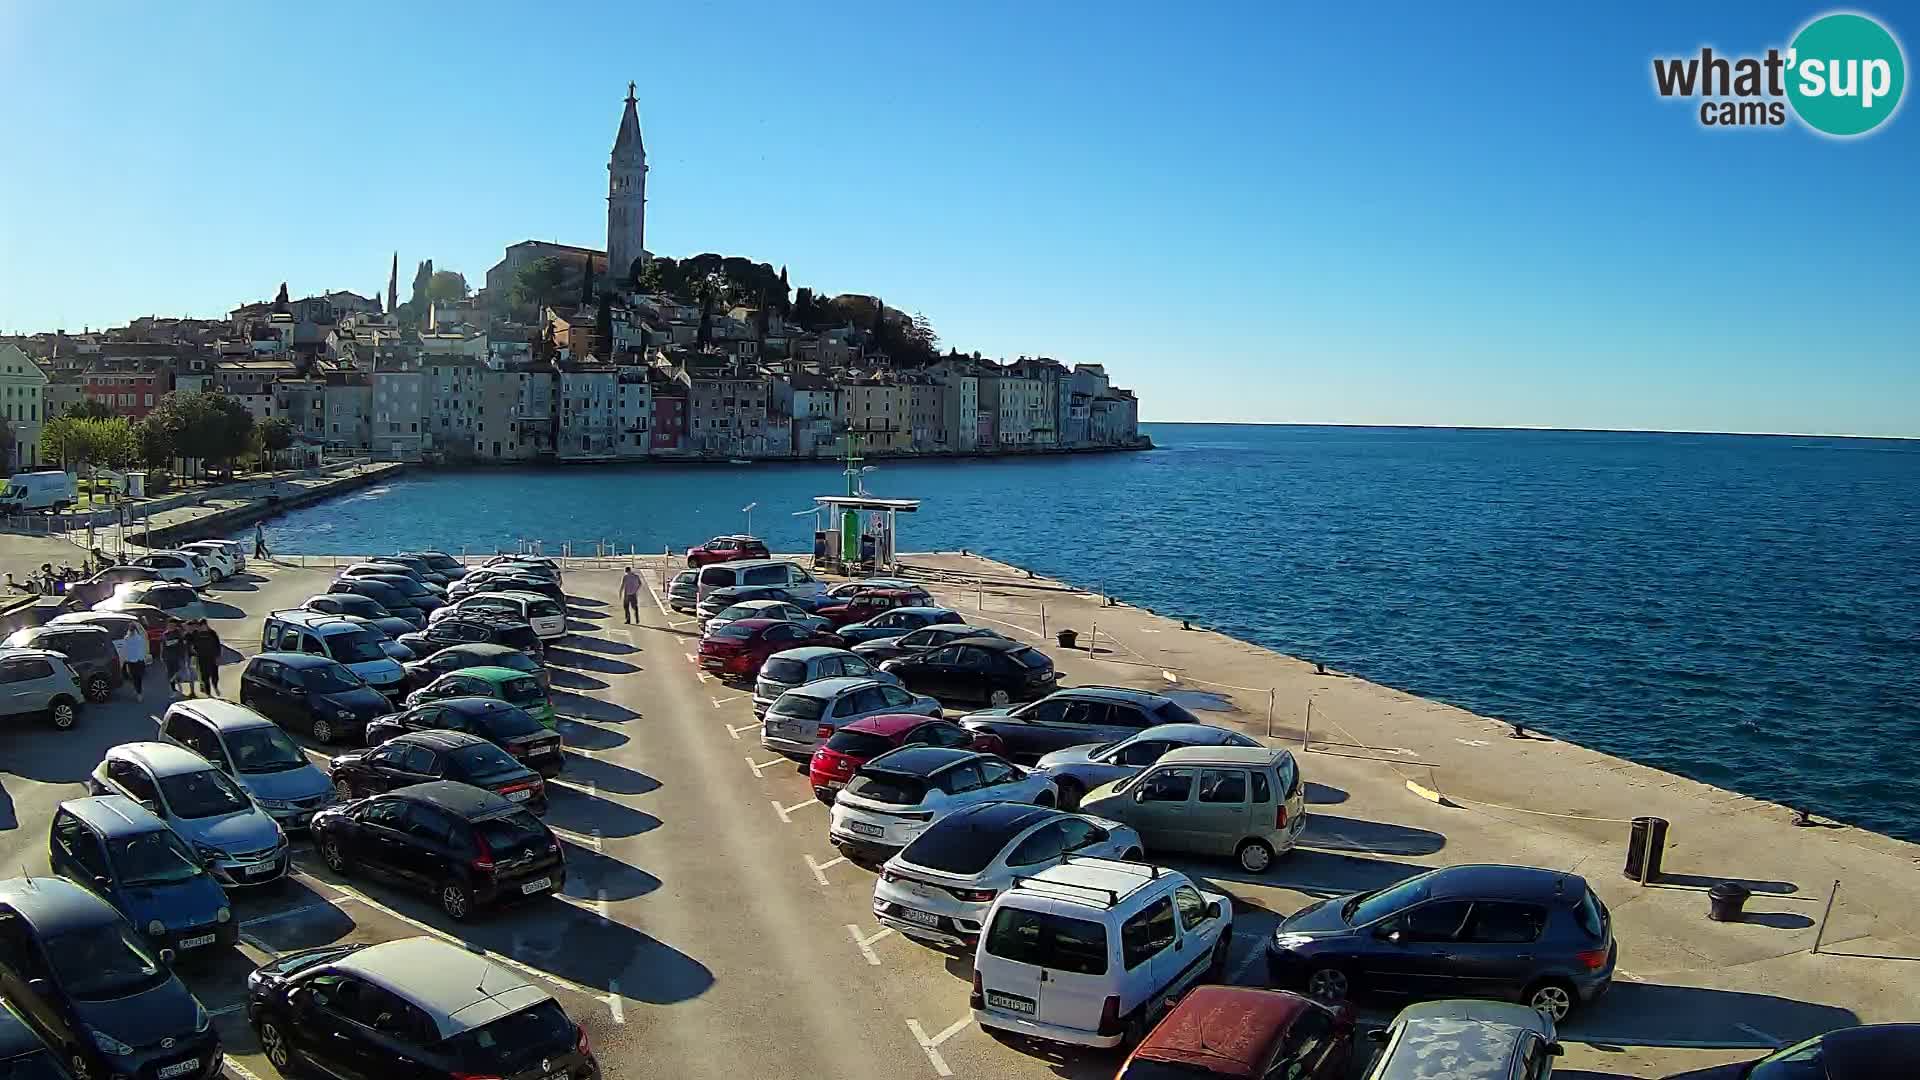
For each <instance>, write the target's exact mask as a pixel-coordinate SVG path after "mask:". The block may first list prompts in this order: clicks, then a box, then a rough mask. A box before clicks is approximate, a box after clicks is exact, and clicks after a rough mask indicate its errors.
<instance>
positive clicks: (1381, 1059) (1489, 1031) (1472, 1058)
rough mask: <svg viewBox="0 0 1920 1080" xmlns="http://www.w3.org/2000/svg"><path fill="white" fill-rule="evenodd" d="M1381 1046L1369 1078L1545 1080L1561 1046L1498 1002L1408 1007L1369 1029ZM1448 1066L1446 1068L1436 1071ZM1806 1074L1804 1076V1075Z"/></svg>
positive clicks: (1549, 1026) (1533, 1017)
mask: <svg viewBox="0 0 1920 1080" xmlns="http://www.w3.org/2000/svg"><path fill="white" fill-rule="evenodd" d="M1368 1036H1369V1037H1370V1038H1372V1039H1374V1041H1376V1042H1379V1043H1380V1044H1381V1049H1380V1053H1379V1055H1378V1056H1376V1057H1375V1058H1374V1059H1373V1066H1372V1067H1371V1068H1369V1069H1368V1070H1367V1080H1427V1078H1429V1077H1435V1076H1439V1077H1441V1080H1445V1077H1449V1076H1457V1077H1461V1078H1462V1080H1465V1078H1467V1077H1487V1078H1489V1080H1493V1078H1504V1077H1513V1078H1515V1080H1547V1078H1548V1077H1550V1076H1552V1075H1553V1061H1554V1059H1555V1058H1557V1057H1559V1056H1560V1055H1561V1054H1562V1053H1564V1051H1563V1050H1561V1048H1560V1044H1559V1042H1557V1041H1556V1040H1555V1034H1554V1024H1553V1019H1552V1018H1551V1017H1548V1016H1544V1015H1542V1014H1540V1013H1537V1012H1534V1011H1533V1010H1532V1009H1528V1008H1524V1007H1522V1006H1519V1005H1511V1004H1508V1003H1506V1002H1500V1001H1429V1002H1423V1003H1421V1004H1419V1005H1409V1006H1407V1007H1406V1008H1405V1009H1403V1010H1401V1012H1400V1015H1399V1016H1396V1017H1394V1020H1393V1025H1392V1026H1391V1027H1388V1028H1386V1029H1385V1030H1375V1031H1372V1032H1368ZM1436 1064H1444V1065H1445V1066H1446V1067H1447V1071H1446V1072H1445V1073H1444V1074H1440V1073H1436V1072H1435V1070H1434V1066H1435V1065H1436ZM1801 1075H1806V1074H1801Z"/></svg>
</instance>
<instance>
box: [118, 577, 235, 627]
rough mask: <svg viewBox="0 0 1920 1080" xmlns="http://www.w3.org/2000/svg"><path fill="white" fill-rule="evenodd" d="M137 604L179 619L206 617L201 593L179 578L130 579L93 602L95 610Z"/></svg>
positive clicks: (123, 607) (120, 609)
mask: <svg viewBox="0 0 1920 1080" xmlns="http://www.w3.org/2000/svg"><path fill="white" fill-rule="evenodd" d="M136 604H147V605H149V606H152V607H157V608H159V609H160V610H161V611H164V612H166V613H167V614H169V615H171V616H173V617H174V618H176V619H186V620H192V619H204V618H206V617H207V609H206V606H205V605H204V604H202V603H201V601H200V594H199V593H198V592H197V591H195V589H194V587H193V586H191V585H185V584H182V583H180V582H178V581H129V582H127V583H125V584H124V585H116V586H114V588H113V595H112V596H109V597H107V598H106V599H105V600H102V601H100V602H99V603H97V604H95V605H93V608H94V610H95V611H123V610H125V609H127V608H129V607H133V606H134V605H136Z"/></svg>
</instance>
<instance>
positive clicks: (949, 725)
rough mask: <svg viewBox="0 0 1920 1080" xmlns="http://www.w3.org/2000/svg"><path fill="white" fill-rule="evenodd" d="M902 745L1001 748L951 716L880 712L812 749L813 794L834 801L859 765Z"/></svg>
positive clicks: (988, 751) (810, 778)
mask: <svg viewBox="0 0 1920 1080" xmlns="http://www.w3.org/2000/svg"><path fill="white" fill-rule="evenodd" d="M902 746H948V747H953V748H954V749H959V750H978V751H980V752H981V753H983V754H997V753H999V752H1000V744H999V741H998V740H996V739H995V738H994V737H993V736H991V735H976V734H974V733H973V732H971V731H968V730H967V729H966V728H963V727H961V726H960V725H959V724H956V723H954V722H953V721H951V720H937V719H933V718H931V717H927V716H923V715H921V714H919V713H881V714H880V715H878V716H869V717H867V718H866V719H864V720H855V721H854V722H853V723H851V724H847V725H845V726H843V727H841V728H840V729H839V730H837V731H835V732H834V733H833V735H832V737H830V738H828V739H827V741H826V742H825V743H823V744H822V745H821V746H820V748H819V749H818V750H815V751H814V752H813V757H812V758H810V759H808V761H807V779H808V782H810V783H811V784H812V785H813V794H814V797H815V798H818V799H819V800H820V801H822V802H828V803H830V802H832V801H833V797H834V794H835V793H836V792H838V791H839V790H840V789H841V788H844V787H846V786H847V781H849V780H851V779H853V774H854V771H855V770H856V769H858V768H860V766H862V765H865V764H866V763H867V762H869V761H872V760H873V759H874V758H877V757H879V756H880V755H881V754H884V753H886V752H887V751H889V750H897V749H899V748H900V747H902Z"/></svg>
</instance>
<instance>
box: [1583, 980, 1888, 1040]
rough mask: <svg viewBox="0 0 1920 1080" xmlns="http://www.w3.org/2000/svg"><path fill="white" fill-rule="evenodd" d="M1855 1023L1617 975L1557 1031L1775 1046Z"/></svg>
mask: <svg viewBox="0 0 1920 1080" xmlns="http://www.w3.org/2000/svg"><path fill="white" fill-rule="evenodd" d="M1859 1022H1860V1018H1859V1017H1858V1016H1856V1015H1854V1013H1853V1012H1852V1011H1851V1010H1849V1009H1843V1008H1840V1007H1838V1006H1834V1005H1821V1004H1818V1003H1816V1002H1810V1001H1793V1000H1790V999H1788V998H1783V997H1775V996H1774V995H1772V994H1756V993H1749V992H1747V991H1744V990H1713V989H1708V988H1705V987H1694V986H1668V985H1664V984H1661V983H1644V982H1624V981H1618V980H1616V981H1615V982H1614V984H1613V986H1612V988H1611V989H1609V990H1608V991H1607V993H1606V996H1604V997H1602V998H1601V999H1600V1000H1599V1001H1596V1002H1594V1003H1593V1004H1592V1005H1591V1006H1589V1007H1587V1008H1586V1009H1585V1010H1583V1011H1581V1012H1579V1013H1576V1014H1575V1015H1573V1016H1572V1017H1569V1018H1568V1020H1567V1021H1566V1022H1565V1023H1564V1024H1562V1025H1561V1026H1560V1035H1561V1037H1562V1038H1565V1039H1572V1040H1575V1041H1578V1042H1589V1043H1592V1042H1597V1043H1608V1044H1612V1045H1615V1046H1664V1045H1675V1044H1680V1045H1687V1046H1702V1047H1713V1048H1723V1049H1729V1050H1732V1049H1741V1048H1748V1047H1750V1048H1753V1049H1756V1050H1772V1049H1774V1048H1775V1047H1776V1046H1786V1045H1789V1044H1791V1043H1796V1042H1799V1041H1800V1040H1802V1039H1805V1038H1809V1037H1811V1036H1814V1035H1818V1034H1820V1033H1822V1032H1826V1031H1832V1030H1834V1029H1835V1028H1843V1027H1851V1026H1853V1025H1855V1024H1858V1023H1859Z"/></svg>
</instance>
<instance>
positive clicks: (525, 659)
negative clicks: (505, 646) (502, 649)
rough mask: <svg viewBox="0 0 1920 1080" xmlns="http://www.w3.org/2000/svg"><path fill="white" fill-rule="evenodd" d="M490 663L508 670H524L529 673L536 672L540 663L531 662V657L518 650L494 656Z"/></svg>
mask: <svg viewBox="0 0 1920 1080" xmlns="http://www.w3.org/2000/svg"><path fill="white" fill-rule="evenodd" d="M490 663H492V664H495V665H497V666H499V667H503V668H506V669H507V670H509V671H524V672H526V673H527V674H529V675H534V674H538V673H539V671H540V665H539V664H536V663H534V662H533V657H531V656H528V655H527V654H526V653H523V652H519V651H513V652H506V653H502V654H500V655H499V656H497V657H494V658H493V659H492V660H491V661H490Z"/></svg>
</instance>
